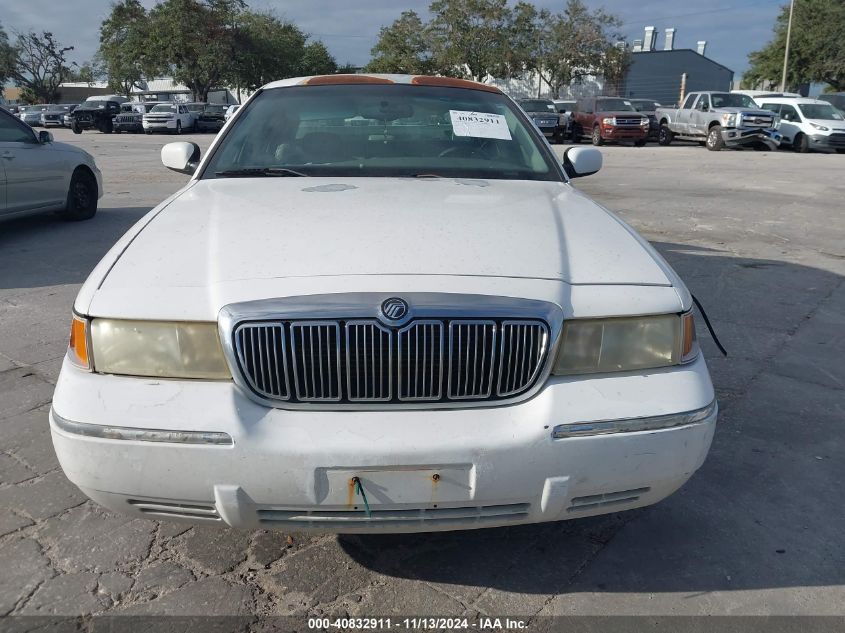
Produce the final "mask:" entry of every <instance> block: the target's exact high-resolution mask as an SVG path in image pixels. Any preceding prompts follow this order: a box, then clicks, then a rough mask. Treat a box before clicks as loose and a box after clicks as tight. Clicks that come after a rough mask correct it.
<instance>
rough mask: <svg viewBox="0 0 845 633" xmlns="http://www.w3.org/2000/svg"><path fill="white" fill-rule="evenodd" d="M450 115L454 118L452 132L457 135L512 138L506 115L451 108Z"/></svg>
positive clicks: (508, 139)
mask: <svg viewBox="0 0 845 633" xmlns="http://www.w3.org/2000/svg"><path fill="white" fill-rule="evenodd" d="M449 116H450V117H451V118H452V132H453V133H454V135H455V136H471V137H474V138H497V139H501V140H503V141H510V140H512V138H511V131H510V130H509V129H508V123H507V121H506V120H505V117H504V115H501V114H490V113H489V112H467V111H465V110H449Z"/></svg>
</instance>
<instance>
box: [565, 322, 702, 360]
mask: <svg viewBox="0 0 845 633" xmlns="http://www.w3.org/2000/svg"><path fill="white" fill-rule="evenodd" d="M697 355H698V342H697V340H696V335H695V322H694V320H693V316H692V313H690V312H687V313H685V314H682V315H678V314H664V315H660V316H646V317H632V318H627V317H624V318H612V319H585V320H574V321H568V322H566V323H564V326H563V332H562V334H561V343H560V349H559V350H558V354H557V359H556V360H555V365H554V368H553V369H552V373H553V374H556V375H558V376H565V375H571V374H591V373H598V372H613V371H631V370H636V369H649V368H655V367H667V366H669V365H677V364H679V363H685V362H688V361H691V360H693V359H694V358H695V357H696V356H697Z"/></svg>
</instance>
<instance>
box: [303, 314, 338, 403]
mask: <svg viewBox="0 0 845 633" xmlns="http://www.w3.org/2000/svg"><path fill="white" fill-rule="evenodd" d="M322 328H326V354H330V353H331V349H330V348H329V347H328V346H329V343H330V340H331V334H330V332H331V330H334V335H335V342H334V353H335V359H334V363H332V358H331V356H328V357H327V362H326V364H327V367H326V372H327V373H329V376H328V380H326V377H325V376H324V375H323V354H322V350H323V335H322ZM315 329H316V330H317V348H318V351H317V366H318V368H319V378H320V385H319V387H318V385H317V375H318V374H317V372H316V371H315V368H314V330H315ZM297 330H302V331H303V334H302V349H301V350H300V352H301V355H300V356H297V345H296V331H297ZM305 330H307V331H308V345H307V349H306V345H305V334H304V332H305ZM290 351H291V370H292V371H293V382H294V388H295V389H296V398H297V400H300V401H301V402H339V401H340V399H341V394H342V393H343V387H342V386H341V373H340V324H339V323H337V322H335V321H297V322H295V323H291V324H290ZM306 355H307V358H306ZM308 360H310V361H311V362H310V364H308V363H307V362H306V361H308ZM300 361H301V363H302V365H301V367H300V364H299V363H300ZM332 364H336V365H337V367H336V369H335V371H334V375H332V374H331V365H332ZM306 366H308V367H310V370H309V372H308V373H309V374H310V375H311V388H310V389H309V388H308V384H307V383H308V381H307V380H305V372H306ZM300 371H301V372H302V378H303V380H302V384H301V385H300V384H299V374H300ZM332 384H334V387H335V389H336V390H337V396H336V397H333V396H332V395H331V394H332ZM326 386H328V390H326ZM327 391H328V393H329V395H328V397H327V396H325V394H326V392H327ZM317 394H321V395H317Z"/></svg>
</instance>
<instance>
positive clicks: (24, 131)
mask: <svg viewBox="0 0 845 633" xmlns="http://www.w3.org/2000/svg"><path fill="white" fill-rule="evenodd" d="M0 161H2V163H3V168H4V171H5V174H6V179H5V182H6V185H5V189H6V195H5V199H6V209H5V212H6V213H7V214H10V213H19V212H21V211H31V210H36V209H49V208H59V207H60V206H61V205H63V204H64V202H65V200H66V199H67V191H68V188H67V180H68V174H67V173H66V172H67V169H66V165H65V163H66V158H65V153H64V152H61V151H58V150H56V149H55V148H54V147H53V146H52V144H51V143H41V142H39V140H38V137H37V136H35V132H33V130H32V129H31V128H30V127H29V126H28V125H26V124H24V123H21V122H20V121H16V120H15V119H14V118H13V117H12V116H9V115H7V114H6V113H0Z"/></svg>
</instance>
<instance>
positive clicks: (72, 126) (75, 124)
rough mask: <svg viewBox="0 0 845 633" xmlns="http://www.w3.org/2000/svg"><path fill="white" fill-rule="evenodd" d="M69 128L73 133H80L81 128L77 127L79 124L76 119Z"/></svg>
mask: <svg viewBox="0 0 845 633" xmlns="http://www.w3.org/2000/svg"><path fill="white" fill-rule="evenodd" d="M70 129H71V130H73V133H74V134H82V128H81V127H79V124H78V123H77V122H76V121H74V122H73V123H71V124H70Z"/></svg>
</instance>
